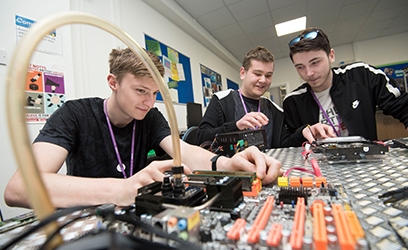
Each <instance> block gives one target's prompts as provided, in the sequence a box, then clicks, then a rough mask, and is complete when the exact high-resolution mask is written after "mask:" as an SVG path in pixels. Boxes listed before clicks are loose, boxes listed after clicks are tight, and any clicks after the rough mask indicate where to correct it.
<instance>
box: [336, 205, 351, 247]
mask: <svg viewBox="0 0 408 250" xmlns="http://www.w3.org/2000/svg"><path fill="white" fill-rule="evenodd" d="M332 212H333V217H334V224H335V225H336V231H337V237H338V238H339V243H340V248H341V250H349V249H353V250H354V237H353V235H352V234H351V230H350V227H349V224H348V222H347V218H346V214H345V213H344V210H343V207H342V206H341V204H332Z"/></svg>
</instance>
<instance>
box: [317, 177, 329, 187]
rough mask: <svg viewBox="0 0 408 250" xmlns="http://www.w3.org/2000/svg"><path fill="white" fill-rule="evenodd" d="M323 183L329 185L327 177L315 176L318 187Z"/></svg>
mask: <svg viewBox="0 0 408 250" xmlns="http://www.w3.org/2000/svg"><path fill="white" fill-rule="evenodd" d="M322 183H323V184H324V186H326V185H327V182H326V177H315V185H316V187H320V186H322Z"/></svg>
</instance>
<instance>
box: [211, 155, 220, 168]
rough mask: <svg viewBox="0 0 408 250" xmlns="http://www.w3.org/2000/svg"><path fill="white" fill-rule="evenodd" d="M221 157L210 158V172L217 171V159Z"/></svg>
mask: <svg viewBox="0 0 408 250" xmlns="http://www.w3.org/2000/svg"><path fill="white" fill-rule="evenodd" d="M220 156H221V155H215V156H213V157H212V158H211V160H210V161H211V162H212V165H211V169H212V171H217V160H218V158H219V157H220Z"/></svg>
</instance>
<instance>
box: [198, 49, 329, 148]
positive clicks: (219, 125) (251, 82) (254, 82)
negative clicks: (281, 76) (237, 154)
mask: <svg viewBox="0 0 408 250" xmlns="http://www.w3.org/2000/svg"><path fill="white" fill-rule="evenodd" d="M273 71H274V56H273V54H272V53H271V52H270V51H269V50H267V49H266V48H264V47H261V46H259V47H256V48H254V49H252V50H251V51H249V52H248V53H247V54H246V55H245V58H244V60H243V62H242V67H241V69H240V78H241V80H242V84H241V88H240V89H239V90H238V91H234V90H225V91H220V92H217V93H215V95H214V96H213V98H212V99H211V102H210V104H209V105H208V107H207V110H206V112H205V115H204V117H203V119H202V121H201V124H200V126H199V130H198V143H200V144H201V143H203V142H206V141H210V142H211V141H213V140H214V138H215V137H216V135H217V134H221V133H228V132H236V131H240V130H245V129H257V128H264V129H265V131H266V137H267V147H268V148H277V147H289V146H301V145H302V143H303V142H305V141H306V140H308V141H310V142H312V141H313V140H314V137H313V136H316V137H327V136H334V133H333V131H332V130H331V128H330V127H328V126H326V125H323V124H315V125H313V126H310V127H307V128H306V125H305V126H302V127H301V128H299V129H298V130H297V131H294V132H293V133H289V132H288V131H287V130H286V129H285V127H284V126H283V118H284V117H283V112H282V109H281V108H280V107H279V106H278V105H277V104H275V103H274V102H272V101H271V100H270V99H269V98H266V97H263V96H262V95H263V94H264V93H265V92H266V91H268V89H269V87H270V86H271V82H272V75H273Z"/></svg>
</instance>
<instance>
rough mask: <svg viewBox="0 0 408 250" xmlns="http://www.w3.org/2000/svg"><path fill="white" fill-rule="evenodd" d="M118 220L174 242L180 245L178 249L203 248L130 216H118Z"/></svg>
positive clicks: (192, 249)
mask: <svg viewBox="0 0 408 250" xmlns="http://www.w3.org/2000/svg"><path fill="white" fill-rule="evenodd" d="M115 217H116V219H117V220H121V221H124V222H127V223H130V224H132V225H134V226H137V227H140V228H142V229H145V230H146V231H148V232H151V233H154V234H156V235H157V236H160V237H163V238H166V239H169V240H173V241H175V242H177V243H178V244H179V245H178V246H177V249H185V250H201V248H200V247H199V246H197V245H195V244H193V243H191V242H189V241H185V240H183V239H181V238H179V237H177V236H174V235H171V234H168V233H167V232H165V231H163V230H160V229H158V228H155V227H153V226H151V225H149V224H146V223H144V222H142V221H139V220H136V219H134V218H130V217H129V216H123V215H116V216H115Z"/></svg>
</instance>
